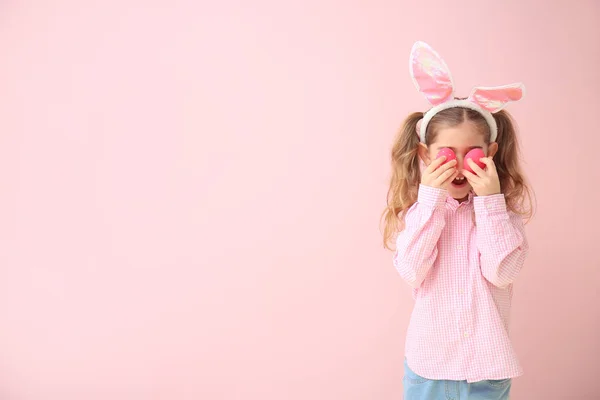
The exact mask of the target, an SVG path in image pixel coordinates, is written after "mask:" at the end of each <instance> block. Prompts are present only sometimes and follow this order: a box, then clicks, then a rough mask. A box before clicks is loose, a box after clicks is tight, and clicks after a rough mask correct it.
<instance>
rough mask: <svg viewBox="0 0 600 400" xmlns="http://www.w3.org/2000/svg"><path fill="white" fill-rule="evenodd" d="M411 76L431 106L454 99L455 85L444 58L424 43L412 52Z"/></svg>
mask: <svg viewBox="0 0 600 400" xmlns="http://www.w3.org/2000/svg"><path fill="white" fill-rule="evenodd" d="M409 67H410V75H411V77H412V78H413V82H414V84H415V86H416V87H417V89H418V90H419V92H421V93H423V95H424V96H425V98H426V99H427V101H429V103H430V104H431V105H434V106H436V105H438V104H441V103H443V102H445V101H447V100H451V99H453V98H454V84H453V82H452V75H451V74H450V70H449V69H448V66H447V65H446V63H445V62H444V60H442V57H440V55H439V54H438V53H437V52H436V51H435V50H434V49H433V48H431V46H429V45H428V44H427V43H424V42H416V43H415V44H414V45H413V48H412V50H411V52H410V66H409Z"/></svg>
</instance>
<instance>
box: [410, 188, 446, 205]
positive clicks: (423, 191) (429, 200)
mask: <svg viewBox="0 0 600 400" xmlns="http://www.w3.org/2000/svg"><path fill="white" fill-rule="evenodd" d="M418 196H419V197H418V198H417V202H418V203H419V204H423V205H425V206H428V207H431V208H437V207H441V206H442V205H444V203H446V198H447V197H448V192H447V191H446V190H445V189H439V188H433V187H431V186H425V185H419V195H418Z"/></svg>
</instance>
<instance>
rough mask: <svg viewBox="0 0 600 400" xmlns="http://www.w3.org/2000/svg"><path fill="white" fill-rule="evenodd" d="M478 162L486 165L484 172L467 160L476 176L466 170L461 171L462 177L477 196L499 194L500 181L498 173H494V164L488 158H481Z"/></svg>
mask: <svg viewBox="0 0 600 400" xmlns="http://www.w3.org/2000/svg"><path fill="white" fill-rule="evenodd" d="M480 161H481V162H482V163H484V164H485V165H486V167H487V168H486V169H485V170H483V169H481V168H480V167H479V166H478V165H477V164H475V163H474V162H473V160H471V159H469V160H468V163H469V165H470V166H471V168H473V171H475V174H477V175H475V174H472V173H470V172H469V171H467V170H463V175H464V176H465V178H467V180H468V181H469V183H470V184H471V187H472V188H473V191H474V192H475V194H476V195H477V196H491V195H494V194H500V193H501V191H500V179H499V178H498V171H496V164H494V161H492V159H491V158H490V157H483V158H481V159H480Z"/></svg>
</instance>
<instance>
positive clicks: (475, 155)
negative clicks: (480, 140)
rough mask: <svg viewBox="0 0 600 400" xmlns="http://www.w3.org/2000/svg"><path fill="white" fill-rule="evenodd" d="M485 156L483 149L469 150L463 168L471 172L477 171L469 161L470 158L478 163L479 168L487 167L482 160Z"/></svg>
mask: <svg viewBox="0 0 600 400" xmlns="http://www.w3.org/2000/svg"><path fill="white" fill-rule="evenodd" d="M483 157H485V153H484V152H483V150H481V149H473V150H471V151H469V152H468V153H467V154H466V155H465V159H464V160H463V168H464V169H466V170H467V171H469V172H471V173H475V171H473V169H472V168H471V166H470V165H469V163H468V160H473V162H474V163H475V164H477V165H478V166H479V168H481V169H485V164H484V163H482V162H481V161H480V159H481V158H483Z"/></svg>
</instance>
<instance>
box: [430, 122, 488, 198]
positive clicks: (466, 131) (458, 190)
mask: <svg viewBox="0 0 600 400" xmlns="http://www.w3.org/2000/svg"><path fill="white" fill-rule="evenodd" d="M443 148H449V149H451V150H452V151H454V153H455V154H456V161H457V165H456V168H457V169H458V172H459V173H458V176H457V177H456V179H455V180H454V181H453V182H452V183H451V184H450V185H449V187H448V192H449V194H450V196H452V197H453V198H454V199H456V200H458V201H464V200H466V199H467V198H468V197H469V192H470V191H471V185H470V184H469V182H468V181H467V179H466V178H465V176H464V175H463V173H462V170H463V160H464V157H465V155H466V154H467V153H468V152H469V151H471V150H473V149H476V148H479V149H482V150H483V152H484V153H485V155H486V156H487V157H493V156H494V155H495V154H496V152H497V151H498V144H497V143H490V144H487V143H485V140H484V135H483V134H482V133H480V132H479V130H477V126H476V125H475V124H473V123H472V122H469V121H467V122H463V123H462V124H460V125H457V126H454V127H451V128H440V129H439V130H438V132H437V136H436V138H435V141H434V143H432V144H430V145H429V146H427V145H425V144H423V143H421V144H420V147H419V156H420V157H421V159H422V160H423V162H424V163H425V164H426V165H429V164H430V163H431V161H433V160H435V158H436V156H437V154H438V152H439V151H440V150H441V149H443Z"/></svg>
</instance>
